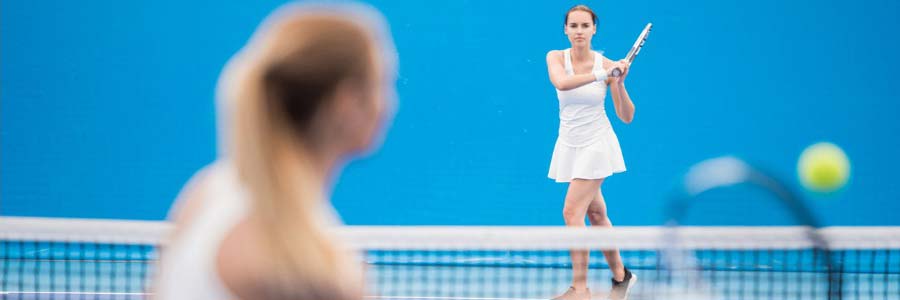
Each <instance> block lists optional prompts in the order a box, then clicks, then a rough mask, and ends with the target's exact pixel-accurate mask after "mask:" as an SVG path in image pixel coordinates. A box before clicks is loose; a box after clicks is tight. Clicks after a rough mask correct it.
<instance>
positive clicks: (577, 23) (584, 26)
mask: <svg viewBox="0 0 900 300" xmlns="http://www.w3.org/2000/svg"><path fill="white" fill-rule="evenodd" d="M565 33H566V36H568V37H569V42H570V43H572V46H573V47H575V46H590V45H591V38H592V37H593V36H594V34H595V33H597V26H595V25H594V20H593V18H591V14H590V13H588V12H586V11H580V10H576V11H573V12H570V13H569V18H568V20H567V22H566V29H565Z"/></svg>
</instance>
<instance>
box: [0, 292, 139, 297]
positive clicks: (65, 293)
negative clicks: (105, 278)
mask: <svg viewBox="0 0 900 300" xmlns="http://www.w3.org/2000/svg"><path fill="white" fill-rule="evenodd" d="M0 295H100V296H151V295H153V294H152V293H124V292H13V291H0Z"/></svg>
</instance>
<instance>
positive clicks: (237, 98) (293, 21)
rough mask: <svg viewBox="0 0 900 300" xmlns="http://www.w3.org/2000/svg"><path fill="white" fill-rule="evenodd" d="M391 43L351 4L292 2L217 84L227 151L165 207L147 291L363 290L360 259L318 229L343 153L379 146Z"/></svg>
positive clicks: (274, 294) (357, 294) (288, 293)
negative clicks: (161, 240) (167, 224)
mask: <svg viewBox="0 0 900 300" xmlns="http://www.w3.org/2000/svg"><path fill="white" fill-rule="evenodd" d="M393 47H394V45H393V42H392V41H391V38H390V36H389V32H388V31H387V28H386V24H385V23H384V21H383V18H382V17H381V15H380V14H379V13H378V12H376V11H375V10H373V9H371V8H369V7H366V6H360V5H351V4H344V5H329V6H315V5H288V6H286V7H283V8H281V9H279V10H277V11H276V12H275V13H273V14H272V16H270V17H269V18H268V19H267V20H266V21H265V22H263V25H261V26H260V27H259V29H258V30H257V32H256V33H255V34H254V36H253V38H252V39H251V40H250V41H249V42H248V44H247V45H246V46H245V47H244V48H243V49H242V50H241V51H240V52H239V53H238V54H237V55H235V57H234V58H233V59H232V60H231V62H229V65H228V67H227V68H226V69H225V71H224V72H223V74H222V80H221V81H220V95H219V96H220V100H219V101H220V104H219V105H220V109H219V118H220V139H222V140H223V141H224V143H222V145H223V146H222V147H224V149H222V150H223V151H222V152H223V153H222V154H221V157H220V158H219V159H218V160H217V161H216V162H215V163H213V164H211V165H209V166H207V167H206V168H204V169H203V170H201V171H200V172H198V173H197V174H196V175H195V176H194V178H192V179H191V181H190V182H189V183H188V184H187V185H186V186H185V188H184V190H183V191H182V193H181V195H180V196H179V200H178V201H177V203H176V205H175V207H174V208H173V210H172V214H171V218H172V219H173V221H174V224H175V231H174V234H173V236H172V237H171V239H170V242H169V244H168V245H167V246H166V247H165V249H164V250H163V253H162V257H161V258H162V260H161V263H160V268H159V270H160V271H159V274H158V275H157V278H156V282H155V284H154V297H155V298H156V299H166V300H169V299H191V300H196V299H335V300H339V299H362V297H363V293H362V289H363V282H362V270H361V268H362V267H361V265H360V264H358V263H356V262H355V260H353V258H352V256H351V254H350V253H349V252H346V251H344V250H342V247H341V246H340V245H339V244H338V243H337V242H336V241H334V240H333V239H332V238H331V236H330V235H329V234H328V233H327V232H326V229H327V227H328V226H329V225H331V224H334V223H335V222H337V221H336V218H335V217H334V216H333V215H332V214H330V213H329V212H330V211H331V204H330V202H329V199H328V196H329V194H330V190H331V187H332V185H333V184H334V183H333V182H330V180H331V179H332V178H337V177H338V175H339V173H340V171H341V168H342V166H343V164H345V163H346V162H347V161H348V160H349V159H352V158H353V157H355V156H356V155H359V154H361V153H364V152H366V151H368V150H370V149H372V148H374V147H377V146H378V145H379V144H380V139H381V135H382V128H383V124H384V123H385V122H386V121H388V120H389V119H390V115H391V114H392V107H393V105H392V103H393V101H394V97H393V95H394V89H393V86H394V80H395V76H394V74H395V71H394V70H395V64H396V62H395V58H396V54H395V52H394V51H393Z"/></svg>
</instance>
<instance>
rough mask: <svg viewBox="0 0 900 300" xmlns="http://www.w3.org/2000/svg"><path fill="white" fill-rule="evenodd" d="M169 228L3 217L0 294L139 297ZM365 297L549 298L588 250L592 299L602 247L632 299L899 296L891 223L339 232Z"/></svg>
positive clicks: (606, 275) (607, 275)
mask: <svg viewBox="0 0 900 300" xmlns="http://www.w3.org/2000/svg"><path fill="white" fill-rule="evenodd" d="M169 230H170V225H169V224H168V223H165V222H146V221H110V220H106V221H104V220H75V219H44V218H0V243H2V244H0V296H2V298H3V299H146V298H149V297H151V295H150V294H149V292H148V291H150V290H151V289H150V287H151V284H152V282H151V279H152V278H153V276H154V269H155V265H156V261H157V259H158V257H159V255H158V253H159V251H160V249H162V248H164V247H165V237H166V236H167V232H168V231H169ZM335 235H336V236H338V237H339V238H341V239H343V240H344V241H345V242H346V243H347V244H349V245H351V246H353V247H355V248H357V249H361V250H362V251H363V257H364V259H365V261H366V263H367V264H368V266H369V267H368V268H367V272H366V274H367V279H368V280H367V282H368V292H367V296H366V297H367V298H370V299H432V300H436V299H448V300H449V299H470V300H476V299H478V300H487V299H495V300H499V299H549V298H552V297H554V296H556V295H559V294H561V293H562V292H564V291H565V290H566V289H567V288H568V287H569V285H570V282H571V261H570V258H569V250H572V249H589V250H591V260H590V263H589V265H588V268H589V272H588V285H589V287H590V288H591V289H592V290H593V292H594V299H603V298H604V297H605V291H607V290H608V289H609V288H610V279H611V272H610V271H609V268H608V265H607V264H606V262H605V260H604V259H603V256H602V254H601V253H600V251H599V250H601V249H613V248H615V249H619V250H620V251H621V256H622V259H623V261H624V263H625V265H626V266H627V267H628V268H629V269H631V270H632V271H633V272H634V274H636V275H637V276H638V278H639V279H638V280H639V281H638V283H637V284H636V285H635V286H634V290H633V292H632V294H631V297H629V299H900V228H898V227H828V228H824V229H812V228H808V227H800V226H789V227H680V228H665V227H618V228H616V229H614V230H604V229H590V228H586V229H573V228H565V227H435V226H414V227H399V226H385V227H378V226H347V227H342V228H338V229H335Z"/></svg>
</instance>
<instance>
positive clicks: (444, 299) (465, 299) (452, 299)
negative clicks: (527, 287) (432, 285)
mask: <svg viewBox="0 0 900 300" xmlns="http://www.w3.org/2000/svg"><path fill="white" fill-rule="evenodd" d="M363 298H366V299H423V300H547V298H481V297H424V296H422V297H420V296H365V297H363Z"/></svg>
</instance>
